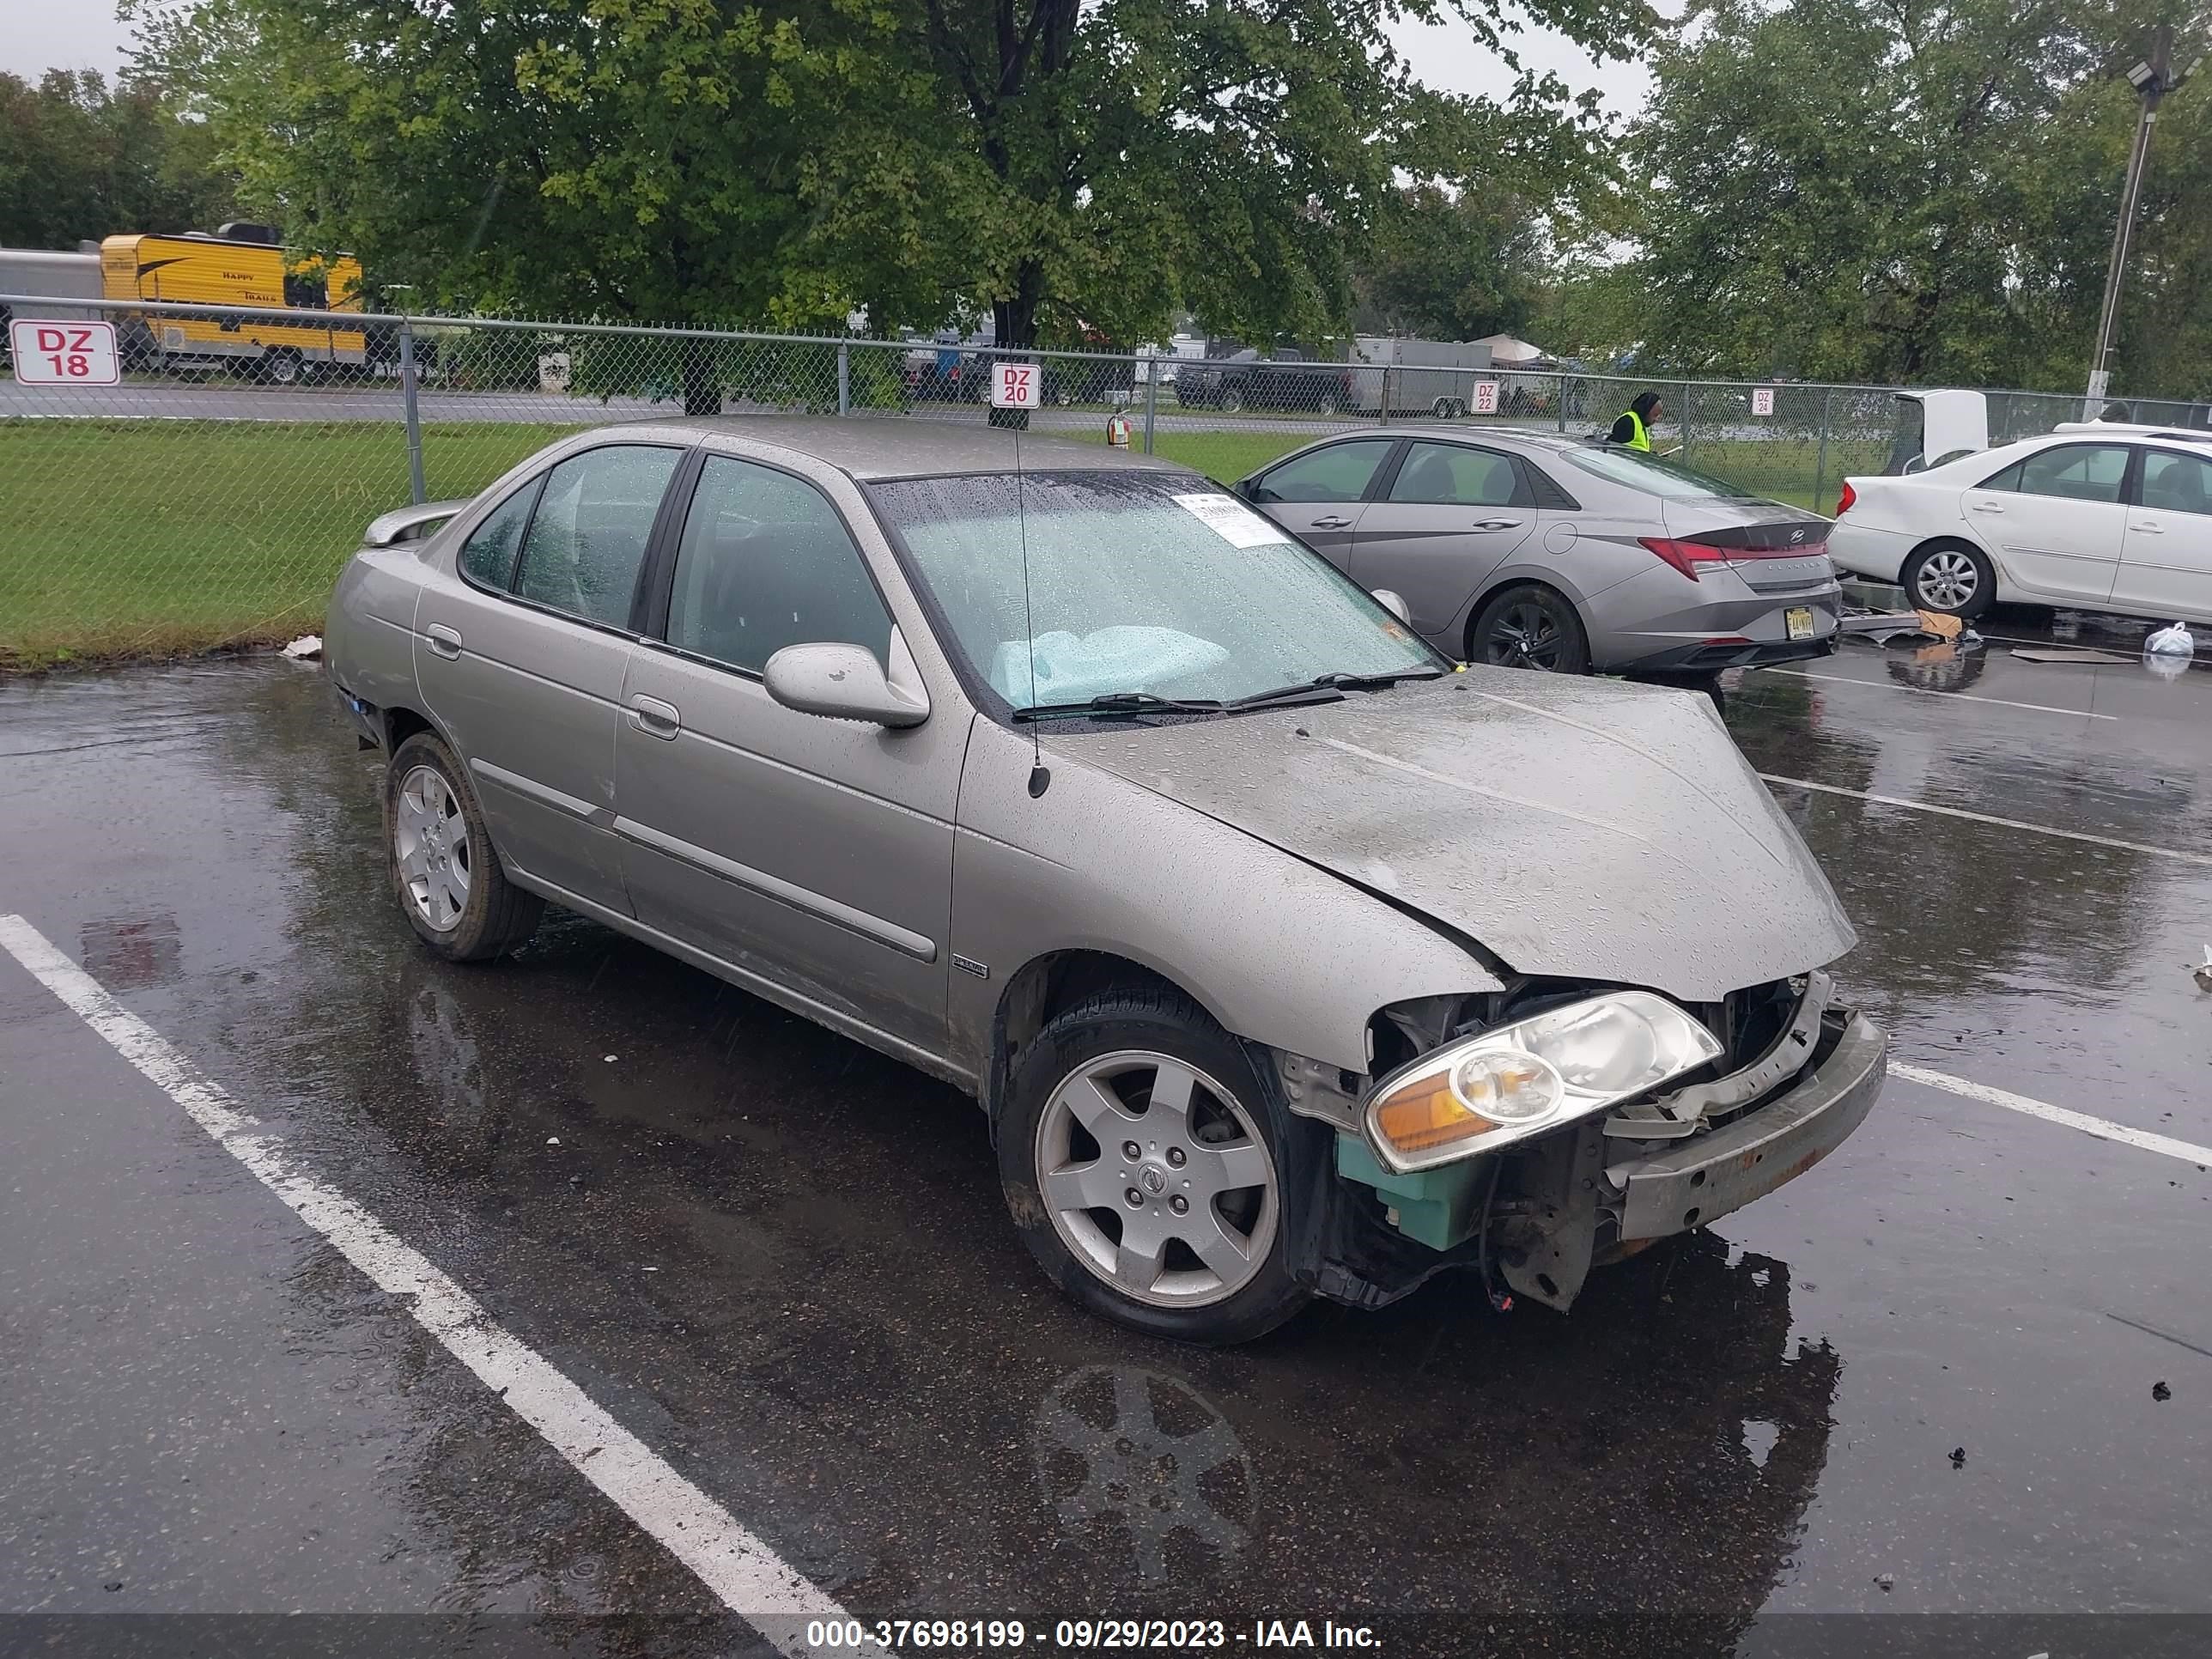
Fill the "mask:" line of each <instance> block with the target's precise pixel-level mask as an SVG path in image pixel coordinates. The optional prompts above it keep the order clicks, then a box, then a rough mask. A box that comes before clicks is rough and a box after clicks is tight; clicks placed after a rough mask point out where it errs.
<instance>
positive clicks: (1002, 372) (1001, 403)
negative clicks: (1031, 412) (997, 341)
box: [991, 361, 1044, 409]
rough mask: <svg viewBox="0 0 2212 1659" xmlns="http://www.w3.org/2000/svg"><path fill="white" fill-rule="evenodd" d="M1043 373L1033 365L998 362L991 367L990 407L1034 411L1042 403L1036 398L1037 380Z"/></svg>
mask: <svg viewBox="0 0 2212 1659" xmlns="http://www.w3.org/2000/svg"><path fill="white" fill-rule="evenodd" d="M1042 373H1043V371H1042V369H1040V368H1038V367H1037V366H1036V364H1035V363H1010V362H1003V361H1001V362H994V363H993V364H992V365H991V407H992V408H994V409H1036V408H1037V407H1038V406H1039V405H1041V404H1042V403H1043V401H1044V400H1043V399H1042V398H1040V397H1038V396H1037V380H1038V377H1039V376H1040V375H1041V374H1042Z"/></svg>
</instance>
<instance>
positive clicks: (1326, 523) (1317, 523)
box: [1308, 513, 1352, 530]
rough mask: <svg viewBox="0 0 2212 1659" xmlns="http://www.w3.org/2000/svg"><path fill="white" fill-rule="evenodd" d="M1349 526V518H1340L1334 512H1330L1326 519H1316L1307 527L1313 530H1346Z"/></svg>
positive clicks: (1350, 525)
mask: <svg viewBox="0 0 2212 1659" xmlns="http://www.w3.org/2000/svg"><path fill="white" fill-rule="evenodd" d="M1351 527H1352V520H1349V519H1340V518H1338V517H1337V516H1336V514H1335V513H1330V514H1329V515H1328V517H1327V518H1326V519H1316V520H1314V521H1313V523H1312V524H1311V525H1310V526H1308V528H1309V529H1313V530H1348V529H1350V528H1351Z"/></svg>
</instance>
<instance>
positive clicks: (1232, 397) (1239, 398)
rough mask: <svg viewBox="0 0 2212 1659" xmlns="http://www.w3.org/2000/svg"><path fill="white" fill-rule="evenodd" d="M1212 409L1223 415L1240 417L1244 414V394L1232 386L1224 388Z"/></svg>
mask: <svg viewBox="0 0 2212 1659" xmlns="http://www.w3.org/2000/svg"><path fill="white" fill-rule="evenodd" d="M1214 407H1215V408H1217V409H1218V410H1220V411H1221V412H1222V413H1223V414H1224V415H1242V414H1243V412H1244V394H1243V392H1241V391H1239V390H1238V389H1237V387H1235V386H1226V387H1225V388H1223V390H1222V393H1221V397H1220V398H1219V400H1218V402H1217V403H1216V404H1214Z"/></svg>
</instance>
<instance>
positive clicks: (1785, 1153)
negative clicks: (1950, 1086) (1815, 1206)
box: [1605, 1011, 1889, 1243]
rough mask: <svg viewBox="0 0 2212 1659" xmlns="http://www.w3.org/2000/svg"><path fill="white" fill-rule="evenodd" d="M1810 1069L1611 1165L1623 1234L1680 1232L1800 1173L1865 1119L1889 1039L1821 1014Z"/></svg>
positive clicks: (1868, 1025)
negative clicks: (1736, 1113) (1728, 1113)
mask: <svg viewBox="0 0 2212 1659" xmlns="http://www.w3.org/2000/svg"><path fill="white" fill-rule="evenodd" d="M1821 1024H1822V1030H1821V1032H1820V1044H1819V1048H1818V1050H1817V1051H1816V1058H1815V1060H1814V1064H1813V1066H1812V1068H1811V1069H1810V1070H1809V1071H1807V1072H1805V1073H1802V1074H1801V1075H1800V1077H1799V1079H1798V1080H1797V1083H1796V1086H1794V1087H1793V1088H1791V1089H1790V1091H1788V1092H1787V1093H1784V1094H1782V1095H1778V1096H1777V1097H1774V1098H1773V1099H1771V1100H1769V1101H1766V1102H1765V1103H1763V1104H1761V1105H1759V1106H1757V1107H1755V1108H1753V1109H1752V1110H1750V1111H1747V1112H1746V1113H1745V1114H1744V1115H1742V1116H1741V1117H1739V1118H1737V1119H1736V1120H1735V1121H1734V1122H1732V1123H1729V1124H1727V1125H1724V1126H1723V1127H1721V1128H1718V1129H1715V1130H1713V1131H1711V1133H1706V1134H1702V1135H1699V1136H1696V1137H1694V1138H1693V1139H1686V1140H1684V1141H1682V1142H1680V1144H1678V1145H1676V1146H1672V1147H1670V1148H1669V1149H1668V1150H1667V1151H1665V1152H1660V1153H1658V1154H1656V1155H1654V1156H1650V1157H1644V1158H1633V1159H1631V1160H1628V1161H1626V1162H1624V1163H1620V1164H1610V1165H1608V1166H1607V1169H1606V1171H1605V1175H1606V1182H1607V1185H1608V1186H1609V1187H1610V1188H1613V1192H1614V1193H1615V1194H1618V1198H1617V1200H1616V1201H1617V1203H1618V1206H1619V1208H1620V1237H1621V1240H1622V1242H1623V1243H1630V1242H1632V1241H1635V1240H1638V1239H1652V1238H1664V1237H1667V1236H1668V1234H1670V1233H1680V1232H1687V1231H1690V1230H1691V1229H1692V1228H1693V1227H1700V1226H1703V1225H1705V1224H1706V1223H1707V1222H1709V1221H1711V1220H1714V1219H1715V1218H1717V1217H1720V1216H1724V1215H1726V1214H1728V1213H1729V1212H1730V1211H1733V1210H1740V1209H1741V1208H1742V1207H1743V1206H1745V1205H1747V1204H1748V1203H1750V1202H1751V1201H1752V1200H1753V1199H1758V1198H1763V1197H1765V1195H1766V1194H1769V1193H1771V1192H1772V1191H1773V1190H1774V1189H1775V1188H1778V1187H1779V1186H1781V1185H1782V1184H1783V1183H1784V1182H1788V1181H1790V1180H1793V1179H1795V1178H1796V1176H1801V1175H1802V1174H1804V1173H1805V1171H1806V1170H1809V1169H1811V1168H1812V1167H1813V1166H1814V1164H1818V1163H1819V1162H1820V1160H1821V1159H1822V1158H1826V1156H1827V1155H1828V1154H1829V1153H1830V1152H1833V1151H1835V1150H1836V1148H1837V1147H1838V1146H1842V1145H1843V1144H1844V1141H1845V1140H1846V1139H1849V1138H1850V1133H1851V1132H1852V1131H1853V1130H1854V1129H1856V1128H1857V1127H1859V1125H1860V1124H1861V1123H1862V1122H1863V1121H1865V1118H1866V1115H1867V1113H1868V1112H1869V1110H1871V1109H1872V1108H1873V1106H1874V1102H1875V1096H1876V1095H1877V1094H1879V1093H1880V1092H1881V1085H1882V1079H1884V1078H1885V1077H1886V1076H1887V1074H1888V1070H1889V1039H1888V1037H1887V1036H1885V1035H1884V1034H1883V1032H1882V1031H1881V1028H1880V1027H1879V1026H1877V1025H1875V1024H1874V1023H1873V1022H1872V1021H1870V1020H1869V1019H1868V1018H1866V1017H1865V1016H1864V1015H1863V1014H1858V1013H1851V1012H1843V1011H1837V1012H1831V1013H1829V1014H1828V1015H1826V1017H1825V1018H1823V1019H1822V1021H1821Z"/></svg>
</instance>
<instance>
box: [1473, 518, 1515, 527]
mask: <svg viewBox="0 0 2212 1659" xmlns="http://www.w3.org/2000/svg"><path fill="white" fill-rule="evenodd" d="M1474 527H1475V528H1476V529H1477V530H1518V529H1519V528H1520V527H1521V520H1518V519H1477V520H1475V521H1474Z"/></svg>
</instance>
